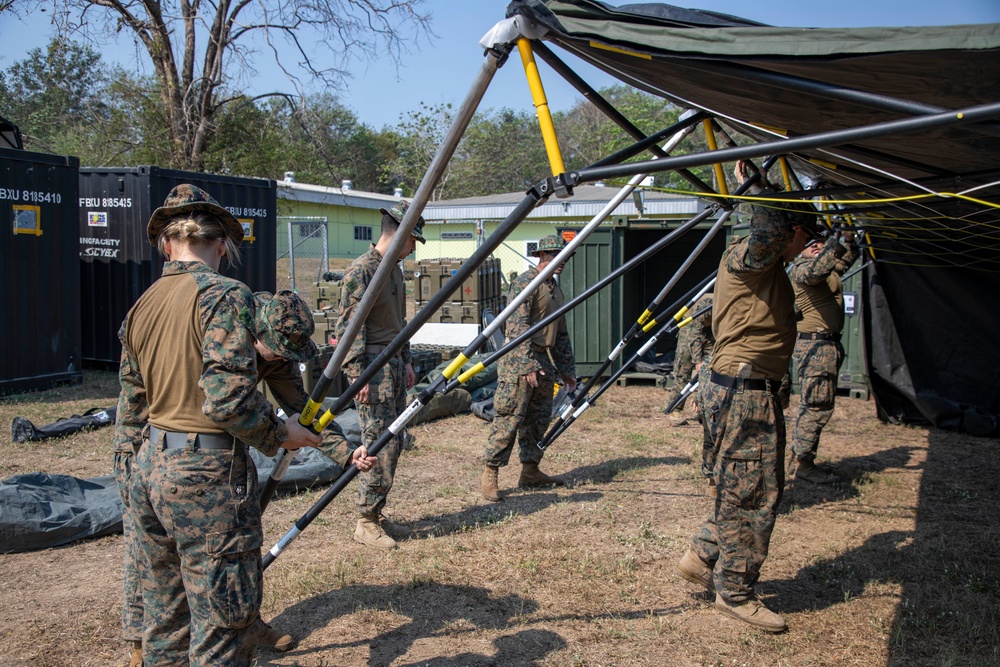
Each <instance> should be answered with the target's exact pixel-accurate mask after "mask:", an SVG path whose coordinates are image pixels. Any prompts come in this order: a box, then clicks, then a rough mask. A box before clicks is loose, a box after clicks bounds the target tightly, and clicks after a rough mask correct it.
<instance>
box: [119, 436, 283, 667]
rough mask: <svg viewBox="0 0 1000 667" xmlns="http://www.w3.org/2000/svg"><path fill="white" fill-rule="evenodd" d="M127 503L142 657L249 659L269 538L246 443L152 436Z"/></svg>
mask: <svg viewBox="0 0 1000 667" xmlns="http://www.w3.org/2000/svg"><path fill="white" fill-rule="evenodd" d="M129 504H130V506H131V511H132V517H133V520H134V522H135V530H136V535H137V538H138V543H139V545H140V548H141V558H140V561H139V567H138V570H139V574H140V576H141V580H142V601H143V608H144V612H145V619H146V620H145V626H146V627H145V631H144V632H143V637H142V652H143V659H144V661H145V662H144V664H146V665H157V666H159V665H189V664H190V665H193V666H196V667H202V666H205V667H208V666H209V665H212V666H224V667H244V666H249V665H250V664H251V662H252V661H253V657H254V651H255V649H256V647H257V619H258V613H259V611H260V604H261V596H262V592H263V571H262V569H261V562H260V549H261V546H262V544H263V541H264V539H263V531H262V529H261V524H260V504H259V501H258V488H257V469H256V467H255V466H254V464H253V460H252V459H251V458H250V455H249V453H248V452H247V451H246V449H245V447H243V446H237V448H236V449H235V450H229V451H226V450H195V449H192V448H190V447H188V448H184V449H161V448H160V447H159V446H156V445H154V444H152V443H150V442H149V441H148V440H147V441H146V442H144V443H143V446H142V449H141V450H140V451H139V453H138V454H137V455H136V456H135V462H134V465H133V470H132V476H131V486H130V488H129Z"/></svg>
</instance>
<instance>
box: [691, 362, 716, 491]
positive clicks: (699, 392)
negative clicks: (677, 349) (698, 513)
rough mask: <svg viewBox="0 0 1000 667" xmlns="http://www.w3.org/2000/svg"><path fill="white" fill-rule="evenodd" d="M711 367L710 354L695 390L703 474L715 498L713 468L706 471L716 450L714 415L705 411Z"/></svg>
mask: <svg viewBox="0 0 1000 667" xmlns="http://www.w3.org/2000/svg"><path fill="white" fill-rule="evenodd" d="M711 365H712V353H711V352H709V353H708V354H706V355H705V358H704V359H703V360H702V362H701V368H700V369H699V370H698V388H697V389H695V394H696V395H695V399H696V400H695V406H697V408H698V416H699V417H700V418H701V433H702V446H701V450H702V454H701V465H702V468H701V473H702V474H703V475H704V476H705V477H706V478H707V479H708V481H709V485H710V486H711V489H712V491H711V492H712V494H713V497H714V492H715V486H714V484H715V483H714V482H713V481H712V468H709V469H708V470H706V469H705V462H706V461H709V460H711V457H710V456H709V453H710V452H712V451H714V449H715V436H714V435H713V434H714V433H715V431H714V430H713V428H714V427H713V426H712V423H711V422H710V421H709V420H710V419H711V418H712V417H713V416H714V415H713V414H712V413H711V412H710V411H708V410H706V409H705V406H706V405H707V400H708V399H707V398H706V396H705V394H706V393H707V392H710V391H711V387H710V385H711V384H712V371H711V369H710V368H709V367H710V366H711ZM709 398H711V396H709Z"/></svg>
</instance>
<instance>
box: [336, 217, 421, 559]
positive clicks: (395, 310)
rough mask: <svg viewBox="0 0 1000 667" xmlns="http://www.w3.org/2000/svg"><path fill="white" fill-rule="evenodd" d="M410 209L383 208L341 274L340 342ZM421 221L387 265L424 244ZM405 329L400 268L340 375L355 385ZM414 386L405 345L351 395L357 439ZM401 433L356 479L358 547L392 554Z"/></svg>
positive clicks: (401, 404)
mask: <svg viewBox="0 0 1000 667" xmlns="http://www.w3.org/2000/svg"><path fill="white" fill-rule="evenodd" d="M407 208H409V204H408V203H407V202H405V201H403V202H400V203H399V204H397V205H396V206H394V207H393V208H391V209H381V212H382V234H381V236H380V237H379V240H378V242H377V243H374V244H372V246H371V247H370V248H369V249H368V252H366V253H365V254H364V255H361V256H360V257H358V258H357V259H355V260H354V261H353V262H351V265H350V266H349V267H348V268H347V270H346V271H345V272H344V278H343V281H342V285H343V290H342V292H341V295H340V319H339V320H338V321H337V327H336V329H335V332H336V337H337V339H338V340H340V339H341V338H342V337H343V334H344V331H346V329H347V324H348V322H350V320H351V318H352V317H353V316H354V312H355V310H356V309H357V306H358V304H359V303H360V302H361V299H362V297H363V296H364V294H365V290H367V289H368V286H369V284H371V280H372V278H373V277H374V276H375V272H376V271H377V270H378V266H379V264H380V263H381V262H382V261H383V253H385V252H386V251H387V250H388V248H389V244H390V243H391V242H392V239H393V236H394V235H395V232H396V230H397V229H398V227H399V225H400V224H401V223H402V221H403V216H404V215H405V214H406V210H407ZM423 224H424V220H423V218H420V219H419V220H418V222H417V224H416V226H415V227H414V229H413V231H412V232H411V238H410V239H408V240H407V243H406V245H405V246H404V248H403V252H402V254H401V255H400V256H399V257H397V258H394V259H391V260H389V261H393V262H394V263H395V262H398V261H399V260H401V259H402V258H403V257H406V256H407V255H409V254H410V253H411V252H413V248H414V246H415V243H416V241H420V242H421V243H424V242H425V240H424V237H423V233H422V232H423ZM404 326H406V288H405V285H404V283H403V273H402V271H400V269H399V266H394V267H393V269H392V271H391V272H390V274H389V279H388V281H387V282H386V284H385V285H384V286H383V287H382V290H381V292H380V293H379V296H378V299H377V300H376V301H375V304H374V305H373V306H372V309H371V311H369V313H368V317H367V319H365V324H364V326H363V327H362V328H361V329H360V331H359V332H358V335H357V336H356V337H355V339H354V341H353V342H352V343H351V349H350V350H349V351H348V353H347V356H346V357H345V359H344V366H343V368H344V372H345V373H346V374H347V377H348V378H349V380H350V381H352V382H353V381H354V380H356V379H357V378H358V376H359V375H361V373H362V371H364V369H365V368H367V367H368V365H369V364H371V363H372V362H373V361H374V360H375V358H376V357H377V356H378V355H379V354H380V353H381V352H382V351H383V350H384V349H385V348H386V346H387V345H388V344H389V343H391V342H392V340H393V339H394V338H395V337H396V335H397V334H398V333H399V332H400V331H402V329H403V327H404ZM414 381H415V377H414V373H413V366H412V363H411V358H410V345H409V343H406V344H404V345H403V347H402V348H401V349H400V351H399V352H398V353H397V354H396V356H394V357H392V358H391V359H390V360H389V361H388V363H387V364H386V365H385V366H383V367H382V368H380V369H379V370H378V372H377V373H376V374H375V375H374V376H373V377H372V379H371V380H370V381H369V383H368V385H367V392H365V391H364V390H362V392H359V393H358V395H357V396H355V399H354V402H355V403H356V404H357V406H358V418H359V421H360V423H361V440H362V442H363V443H364V445H365V447H366V448H370V447H371V446H372V444H373V443H374V442H375V440H376V439H378V437H379V436H380V435H382V433H384V432H385V431H387V430H389V426H390V425H391V424H392V422H394V421H395V420H396V418H397V417H398V416H399V415H400V414H401V413H402V412H403V410H404V409H406V390H407V389H409V388H410V387H412V386H413V383H414ZM404 438H405V430H403V431H400V433H399V434H398V435H396V436H394V437H393V438H392V439H391V440H390V441H389V442H388V443H386V445H385V446H384V447H383V448H382V449H381V450H380V451H379V453H378V463H377V464H376V465H375V467H374V468H372V470H371V471H370V472H367V473H361V474H359V475H358V478H359V482H358V495H357V498H356V500H355V506H356V507H357V510H358V513H359V514H360V515H361V518H360V520H359V521H358V527H357V530H356V531H355V533H354V539H355V541H357V542H361V543H362V544H367V545H369V546H376V547H381V548H387V549H392V548H395V547H396V542H395V540H393V539H392V538H391V537H390V536H389V535H387V534H386V533H385V530H384V528H385V526H386V524H385V522H384V519H383V518H382V509H383V508H384V507H385V503H386V497H387V496H388V494H389V490H390V489H391V488H392V480H393V477H394V476H395V474H396V464H397V463H398V462H399V455H400V453H401V452H402V451H403V445H404Z"/></svg>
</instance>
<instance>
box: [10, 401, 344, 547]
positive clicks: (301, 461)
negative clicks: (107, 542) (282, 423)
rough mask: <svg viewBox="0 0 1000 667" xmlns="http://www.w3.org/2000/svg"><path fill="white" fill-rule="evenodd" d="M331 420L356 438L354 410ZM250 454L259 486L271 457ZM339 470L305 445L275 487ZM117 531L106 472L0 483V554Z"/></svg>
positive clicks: (117, 506) (117, 514)
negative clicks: (83, 476) (99, 474)
mask: <svg viewBox="0 0 1000 667" xmlns="http://www.w3.org/2000/svg"><path fill="white" fill-rule="evenodd" d="M336 422H337V423H338V424H339V425H340V427H341V429H342V430H343V431H344V435H345V436H346V437H347V439H348V440H351V441H352V442H354V443H356V444H357V443H360V442H361V430H360V428H359V425H358V413H357V411H355V410H347V411H345V412H344V414H342V415H340V416H338V417H337V419H336ZM250 453H251V456H252V457H253V460H254V463H255V464H256V466H257V476H258V478H259V479H260V483H261V484H263V483H264V481H265V480H266V479H267V477H268V476H269V475H270V474H271V469H272V468H273V466H274V459H271V458H268V457H265V456H264V455H263V454H261V453H260V452H259V451H257V450H256V449H253V448H251V449H250ZM109 463H110V462H109ZM341 472H342V469H341V467H340V466H338V465H337V464H335V463H334V462H333V461H331V460H330V459H328V458H326V457H325V456H323V455H322V454H320V453H319V452H318V451H317V450H315V449H306V450H305V451H303V452H301V453H299V455H298V456H297V457H296V458H295V460H294V461H293V462H292V464H291V465H290V466H289V467H288V471H287V472H286V473H285V476H284V477H283V478H282V480H281V483H280V484H279V485H278V491H279V492H295V491H301V490H303V489H307V488H310V487H312V486H317V485H320V484H329V483H330V482H332V481H333V480H334V479H336V478H337V477H339V476H340V474H341ZM121 531H122V505H121V499H120V498H119V496H118V487H117V486H116V485H115V480H114V477H113V476H111V475H106V476H103V477H93V478H91V479H79V478H77V477H71V476H69V475H49V474H46V473H41V472H33V473H27V474H23V475H15V476H13V477H9V478H8V479H5V480H3V481H0V553H17V552H22V551H35V550H38V549H46V548H49V547H57V546H60V545H63V544H69V543H70V542H74V541H76V540H81V539H84V538H89V537H102V536H104V535H111V534H113V533H120V532H121Z"/></svg>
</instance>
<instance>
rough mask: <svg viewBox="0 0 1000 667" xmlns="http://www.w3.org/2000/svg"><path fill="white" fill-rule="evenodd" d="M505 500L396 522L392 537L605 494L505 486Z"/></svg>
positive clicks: (477, 523)
mask: <svg viewBox="0 0 1000 667" xmlns="http://www.w3.org/2000/svg"><path fill="white" fill-rule="evenodd" d="M501 492H502V493H503V494H504V501H503V502H500V503H486V501H483V502H484V504H482V505H474V506H473V507H469V508H466V509H464V510H462V511H461V512H453V513H451V514H441V515H438V516H435V517H430V518H425V519H420V520H419V521H415V522H413V523H412V524H405V523H397V524H394V527H393V530H392V531H391V534H392V537H393V538H395V539H397V540H419V539H427V538H431V537H443V536H445V535H451V534H453V533H462V532H466V531H468V530H475V529H477V528H484V527H486V526H490V525H493V524H497V523H502V522H504V521H507V520H508V519H511V518H513V517H515V516H526V515H529V514H534V513H535V512H540V511H542V510H544V509H546V508H548V507H551V506H552V505H555V504H556V503H592V502H596V501H598V500H600V499H601V498H602V497H603V496H604V494H603V493H598V492H596V491H595V492H590V493H570V494H559V493H556V492H554V491H551V490H550V491H548V492H546V491H545V490H544V489H531V490H526V489H525V490H521V489H519V490H515V491H513V492H511V490H510V489H502V490H501Z"/></svg>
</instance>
